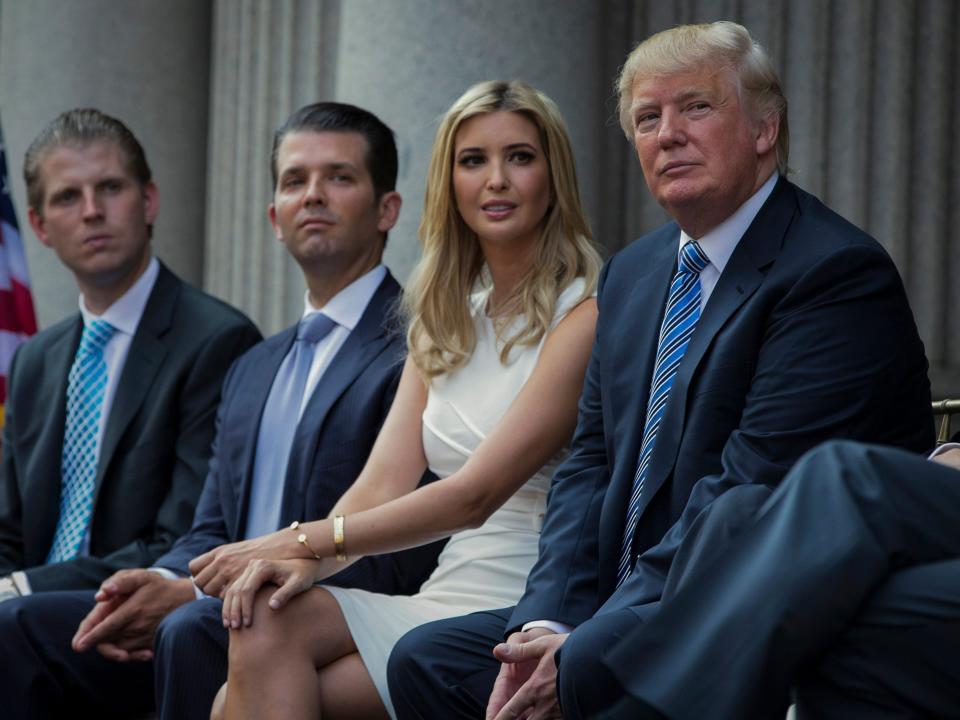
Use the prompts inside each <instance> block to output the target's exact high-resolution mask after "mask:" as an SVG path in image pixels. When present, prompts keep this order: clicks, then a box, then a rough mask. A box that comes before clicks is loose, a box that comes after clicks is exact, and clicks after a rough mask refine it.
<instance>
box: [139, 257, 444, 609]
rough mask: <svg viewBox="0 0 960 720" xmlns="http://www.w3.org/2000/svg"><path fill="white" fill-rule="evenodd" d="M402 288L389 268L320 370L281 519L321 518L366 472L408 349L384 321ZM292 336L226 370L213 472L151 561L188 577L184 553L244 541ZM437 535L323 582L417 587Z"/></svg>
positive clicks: (381, 588) (398, 589)
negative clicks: (264, 423)
mask: <svg viewBox="0 0 960 720" xmlns="http://www.w3.org/2000/svg"><path fill="white" fill-rule="evenodd" d="M399 294H400V286H399V285H398V284H397V282H396V280H394V279H393V277H392V276H391V275H390V274H389V273H388V274H387V276H386V277H385V278H384V280H383V282H382V283H381V284H380V287H379V288H378V289H377V291H376V292H375V293H374V295H373V297H372V298H371V300H370V303H369V304H368V305H367V309H366V311H365V312H364V313H363V316H362V317H361V318H360V322H359V323H358V324H357V326H356V327H355V328H354V329H353V330H352V331H351V332H350V335H349V336H348V337H347V339H346V341H345V342H344V344H343V345H342V346H341V348H340V350H339V351H338V352H337V354H336V356H335V357H334V359H333V361H332V362H331V363H330V365H329V366H328V367H327V370H326V372H325V373H324V375H323V377H321V378H320V382H319V383H317V387H316V389H315V390H314V393H313V395H312V396H311V397H310V400H309V401H308V402H307V406H306V408H305V409H304V411H303V416H302V417H301V419H300V423H299V425H298V426H297V431H296V437H295V438H294V440H293V445H292V446H291V448H290V462H289V463H288V465H287V474H286V478H284V485H283V502H282V506H281V518H280V526H279V527H284V526H286V525H289V524H290V523H291V522H293V521H294V520H300V521H304V520H316V519H318V518H324V517H326V516H327V515H328V514H329V513H330V510H332V509H333V506H334V504H335V503H336V502H337V500H338V499H339V498H340V496H341V495H342V494H343V493H344V492H345V491H346V490H347V488H349V487H350V486H351V485H352V484H353V481H354V480H356V478H357V475H359V474H360V471H361V470H362V469H363V465H364V463H365V462H366V460H367V455H369V454H370V450H371V448H372V447H373V443H374V440H376V437H377V433H378V432H379V430H380V427H381V425H382V424H383V421H384V419H385V418H386V415H387V411H388V410H389V409H390V404H391V403H392V402H393V396H394V394H395V392H396V389H397V384H398V382H399V379H400V371H401V370H402V367H403V360H404V354H405V345H404V339H403V336H402V334H401V333H398V332H396V330H395V329H394V328H392V326H391V317H392V313H393V308H394V305H395V303H396V301H397V300H398V298H399ZM295 337H296V326H294V327H291V328H288V329H287V330H284V331H283V332H281V333H279V334H277V335H274V336H273V337H271V338H269V339H267V340H265V341H263V342H262V343H260V344H259V345H257V346H256V347H254V348H253V349H252V350H250V351H249V352H248V353H246V354H245V355H244V356H243V357H241V358H240V359H239V360H238V361H237V362H236V363H235V364H234V366H233V367H232V368H231V369H230V373H229V374H228V376H227V380H226V382H225V383H224V388H223V400H222V402H221V404H220V411H219V413H218V417H217V436H216V441H215V443H214V450H213V459H212V460H211V462H210V473H209V475H208V476H207V481H206V483H205V484H204V488H203V495H202V496H201V498H200V503H199V505H198V506H197V513H196V517H195V519H194V523H193V528H192V529H191V530H190V532H189V533H187V534H186V535H184V536H183V537H181V538H180V540H179V541H178V542H177V543H176V545H174V547H173V549H172V550H171V551H170V552H169V553H167V554H166V555H165V556H164V557H162V558H160V559H159V560H158V561H157V563H156V564H157V565H158V566H161V567H166V568H169V569H170V570H173V571H174V572H177V573H179V574H182V575H187V574H189V570H188V568H187V565H188V563H189V562H190V560H192V559H193V558H195V557H196V556H197V555H200V554H202V553H205V552H207V551H208V550H212V549H213V548H215V547H218V546H220V545H223V544H224V543H231V542H236V541H238V540H242V539H244V531H245V529H246V524H247V516H248V514H249V511H250V508H249V503H250V486H251V483H252V481H253V467H254V457H255V453H256V447H257V436H258V434H259V432H260V418H261V415H262V414H263V408H264V405H265V404H266V402H267V396H268V395H269V393H270V387H271V385H272V384H273V379H274V377H275V375H276V373H277V370H278V369H279V367H280V363H281V362H282V361H283V358H284V356H285V355H286V354H287V351H288V350H289V349H290V346H291V345H292V344H293V341H294V339H295ZM442 546H443V543H442V542H439V543H433V544H431V545H426V546H423V547H420V548H414V549H411V550H406V551H403V552H398V553H393V554H390V555H381V556H371V557H366V558H363V559H361V560H359V561H357V562H355V563H353V564H352V565H350V566H349V567H348V568H346V569H345V570H344V571H342V572H340V573H338V574H337V575H335V576H333V577H332V578H330V579H329V580H328V582H330V583H332V584H335V585H341V586H344V587H361V588H364V589H368V590H374V591H377V592H384V593H390V594H410V593H412V592H415V591H416V590H417V589H419V587H420V585H421V584H422V583H423V581H424V580H425V579H426V578H427V576H428V575H429V574H430V572H431V571H432V570H433V568H434V567H435V565H436V559H437V555H438V553H439V551H440V548H441V547H442Z"/></svg>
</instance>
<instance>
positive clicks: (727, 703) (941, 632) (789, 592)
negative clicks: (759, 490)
mask: <svg viewBox="0 0 960 720" xmlns="http://www.w3.org/2000/svg"><path fill="white" fill-rule="evenodd" d="M719 509H720V511H721V512H720V513H716V515H717V516H718V517H719V516H720V515H722V514H723V511H722V506H721V507H720V508H719ZM719 524H720V525H722V523H719ZM708 525H710V523H707V524H706V525H705V526H704V528H703V529H702V531H701V532H700V533H699V534H698V535H696V536H695V537H693V538H691V539H690V540H691V542H690V543H685V544H687V545H688V548H687V549H688V551H691V552H690V557H694V556H695V555H696V553H694V552H692V550H695V549H696V547H700V548H703V547H708V548H710V549H711V550H710V552H708V553H705V555H704V556H703V557H702V558H701V559H700V561H699V562H697V561H694V562H691V563H689V564H688V565H687V566H686V567H685V568H684V572H683V579H682V580H681V581H680V582H679V583H678V584H677V586H676V588H675V594H674V595H672V596H668V595H666V594H665V596H664V599H663V602H662V607H661V609H660V611H659V612H658V613H657V614H656V615H655V616H654V617H653V618H652V619H650V620H649V622H647V623H645V624H644V625H642V626H638V627H636V628H634V629H633V630H632V631H631V632H629V633H628V634H627V635H626V636H625V637H624V638H623V639H622V640H621V641H620V642H619V643H617V644H616V645H615V646H614V647H613V648H611V649H610V650H609V651H608V652H606V653H605V654H604V656H603V664H604V665H605V666H606V668H607V669H608V670H609V672H611V673H612V674H613V675H614V676H615V677H616V679H617V681H618V684H619V688H620V690H619V695H620V697H619V698H618V701H617V709H616V711H614V710H610V711H608V712H605V713H604V714H603V715H602V716H603V717H609V718H627V717H631V718H633V717H643V715H642V714H639V713H635V712H634V709H633V707H632V703H633V702H634V701H636V702H638V703H641V704H642V706H644V707H646V706H653V707H655V708H657V709H658V710H659V711H661V712H662V713H663V715H665V716H667V717H669V718H671V720H686V718H703V717H711V718H737V719H743V720H749V719H751V718H758V719H761V718H762V719H764V720H766V719H767V718H777V719H778V720H779V719H780V718H782V717H783V712H784V710H785V708H786V705H787V704H788V698H789V692H790V689H791V687H796V688H797V697H798V713H799V715H800V718H801V719H802V720H809V719H811V718H815V719H817V720H820V719H821V718H830V719H834V718H836V719H839V718H843V719H844V720H856V719H858V718H864V719H866V718H871V719H874V718H884V719H885V718H891V719H892V718H907V717H957V713H958V711H957V708H958V707H960V661H958V660H957V649H958V648H960V560H957V559H956V558H957V557H958V556H960V473H958V472H957V471H955V470H952V469H949V468H945V467H942V466H940V465H938V464H936V463H930V462H928V461H926V460H924V459H922V458H918V457H916V456H913V455H909V454H907V453H904V452H902V451H899V450H892V449H884V448H877V447H871V446H864V445H855V444H853V443H831V444H828V445H826V446H822V447H821V448H819V449H817V450H815V451H813V452H811V453H808V454H807V455H806V456H805V457H804V458H803V459H801V461H800V462H798V463H797V466H796V467H795V468H794V469H793V470H792V471H791V472H790V474H789V475H788V476H787V478H786V479H785V480H784V482H783V484H782V485H781V486H780V488H779V489H778V490H777V491H776V492H775V493H774V494H773V495H772V496H771V497H770V499H769V500H768V501H767V502H766V503H765V504H763V506H762V507H761V508H760V509H759V511H758V512H757V513H756V516H755V518H754V519H753V520H752V521H751V522H750V523H748V524H746V526H744V527H743V528H742V530H740V531H739V532H733V533H726V534H723V533H721V534H719V535H718V534H716V533H713V532H711V529H710V527H708ZM562 668H563V666H562V665H561V670H562ZM571 670H572V668H571ZM587 685H588V684H587V683H586V682H583V683H582V686H584V687H587Z"/></svg>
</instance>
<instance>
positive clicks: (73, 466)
mask: <svg viewBox="0 0 960 720" xmlns="http://www.w3.org/2000/svg"><path fill="white" fill-rule="evenodd" d="M116 331H117V329H116V328H115V327H114V326H113V325H111V324H110V323H108V322H107V321H105V320H94V321H92V322H91V323H90V324H89V325H85V326H84V328H83V334H82V335H81V336H80V347H78V348H77V354H76V356H75V357H74V359H73V365H72V366H71V367H70V374H69V375H68V376H67V422H66V425H65V427H64V434H63V455H62V456H61V460H60V473H61V488H60V517H59V519H58V520H57V529H56V530H55V532H54V535H53V545H52V546H51V547H50V552H49V554H48V555H47V562H48V563H55V562H62V561H64V560H70V559H72V558H74V557H76V556H77V553H78V552H79V551H80V546H81V544H82V543H83V538H84V535H86V533H87V527H88V526H89V525H90V516H91V515H92V514H93V488H94V484H95V483H96V480H97V464H98V455H97V435H98V431H99V429H100V421H101V417H100V415H101V413H102V412H103V393H104V389H105V388H106V387H107V364H106V362H104V360H103V348H104V347H106V345H107V342H109V340H110V338H111V337H113V334H114V333H115V332H116Z"/></svg>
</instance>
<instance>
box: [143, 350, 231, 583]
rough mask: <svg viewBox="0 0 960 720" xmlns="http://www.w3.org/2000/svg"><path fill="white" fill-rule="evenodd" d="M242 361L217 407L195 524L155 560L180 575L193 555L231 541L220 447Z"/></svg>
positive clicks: (227, 378)
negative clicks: (224, 499)
mask: <svg viewBox="0 0 960 720" xmlns="http://www.w3.org/2000/svg"><path fill="white" fill-rule="evenodd" d="M239 362H242V361H237V362H235V363H233V365H232V366H231V367H230V370H229V371H228V372H227V377H226V379H225V380H224V381H223V394H222V400H221V402H220V404H219V407H218V408H217V419H216V429H215V434H214V439H213V450H212V452H211V455H210V466H209V470H208V471H207V478H206V480H205V481H204V483H203V491H202V492H201V493H200V502H199V503H197V511H196V514H195V515H194V518H193V526H192V527H191V528H190V531H189V532H187V533H186V534H185V535H182V536H181V537H180V538H178V539H177V541H176V542H175V543H174V544H173V547H172V548H171V549H170V551H169V552H167V553H165V554H164V555H162V556H161V557H160V558H158V559H157V560H156V562H154V565H155V566H157V567H162V568H166V569H168V570H171V571H173V572H175V573H177V574H178V575H183V576H188V575H189V574H190V569H189V567H188V565H189V563H190V561H191V560H192V559H193V558H195V557H197V556H198V555H202V554H203V553H205V552H207V551H209V550H213V549H214V548H216V547H219V546H220V545H223V544H225V543H228V542H230V531H229V529H228V528H227V522H226V519H225V518H224V515H223V505H222V503H221V497H222V493H223V490H222V488H221V486H220V484H221V482H222V481H223V476H222V474H221V473H220V458H219V448H220V444H221V443H220V432H221V427H222V424H223V416H224V414H225V408H226V406H227V403H229V402H230V398H231V397H232V394H233V393H234V392H236V390H237V388H236V382H235V380H236V372H237V364H238V363H239Z"/></svg>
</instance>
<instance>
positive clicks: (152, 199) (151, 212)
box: [143, 182, 160, 225]
mask: <svg viewBox="0 0 960 720" xmlns="http://www.w3.org/2000/svg"><path fill="white" fill-rule="evenodd" d="M159 212H160V191H159V190H158V189H157V186H156V184H155V183H153V182H148V183H147V184H146V185H144V186H143V214H144V218H145V219H146V221H147V225H153V224H154V223H155V222H156V221H157V215H158V214H159Z"/></svg>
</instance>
